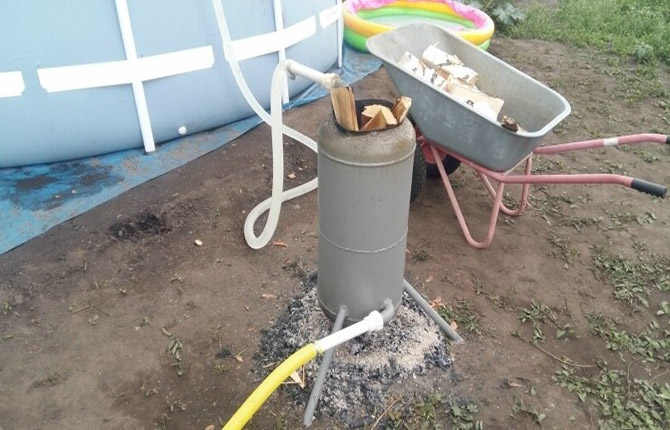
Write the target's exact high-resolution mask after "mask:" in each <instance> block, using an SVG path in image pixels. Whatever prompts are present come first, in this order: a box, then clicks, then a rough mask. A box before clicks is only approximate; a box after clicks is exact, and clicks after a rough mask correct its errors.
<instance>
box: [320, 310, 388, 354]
mask: <svg viewBox="0 0 670 430" xmlns="http://www.w3.org/2000/svg"><path fill="white" fill-rule="evenodd" d="M382 328H384V318H383V317H382V314H381V313H379V311H372V312H370V313H369V314H368V316H366V317H365V318H363V320H362V321H359V322H357V323H355V324H352V325H350V326H349V327H347V328H344V329H342V330H340V331H337V332H335V333H333V334H331V335H329V336H326V337H324V338H323V339H319V340H317V341H316V342H314V346H315V347H316V350H317V352H318V353H319V354H323V353H324V352H325V351H328V350H329V349H331V348H335V347H336V346H338V345H341V344H343V343H344V342H346V341H348V340H351V339H353V338H355V337H358V336H360V335H362V334H364V333H368V332H371V331H379V330H381V329H382Z"/></svg>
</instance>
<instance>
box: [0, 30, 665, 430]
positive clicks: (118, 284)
mask: <svg viewBox="0 0 670 430" xmlns="http://www.w3.org/2000/svg"><path fill="white" fill-rule="evenodd" d="M491 51H492V52H493V53H494V54H495V55H497V56H499V57H501V58H503V59H504V60H506V61H508V62H509V63H511V64H513V65H515V66H517V67H519V68H520V69H521V70H523V71H525V72H527V73H529V74H530V75H532V76H534V77H536V78H537V79H539V80H540V81H543V82H546V83H548V84H549V85H550V86H552V87H553V88H555V89H557V90H558V91H559V92H561V93H562V94H563V95H564V96H565V97H566V98H567V99H568V100H569V102H570V103H571V105H572V107H573V113H572V115H571V116H570V118H569V119H568V120H566V121H565V122H564V123H563V124H562V125H561V126H559V127H558V128H557V129H556V132H554V133H551V134H550V135H549V136H548V137H547V138H546V140H545V143H547V144H551V143H559V142H566V141H571V140H581V139H586V138H591V137H604V136H609V135H616V134H626V133H633V132H646V131H656V132H666V133H667V132H668V131H669V130H670V123H669V120H668V118H669V117H670V112H669V109H670V108H669V107H668V101H667V100H665V101H663V100H661V99H657V98H653V97H648V96H645V97H643V98H642V99H641V100H634V99H635V91H636V88H635V87H634V86H633V87H631V86H627V85H624V86H622V84H621V83H620V82H621V79H620V77H621V76H620V74H621V73H626V71H625V70H623V71H622V70H620V69H617V70H613V69H611V68H609V67H608V66H607V58H605V57H603V56H601V55H599V54H594V53H593V52H591V51H589V50H576V49H573V48H566V47H564V46H562V45H560V44H554V43H546V42H539V41H527V40H508V39H498V40H496V41H495V43H494V44H493V46H492V48H491ZM659 83H660V85H663V86H665V88H668V87H670V79H669V78H668V74H667V73H666V72H663V71H661V74H660V77H659ZM643 84H644V83H643V82H642V83H639V85H643ZM355 91H356V95H357V97H366V96H370V97H384V98H389V99H391V98H392V97H393V95H394V91H395V90H394V87H393V85H392V83H391V82H390V80H389V79H388V77H387V75H386V73H385V72H384V71H383V70H382V71H380V72H377V73H375V74H374V75H372V76H370V77H368V78H367V79H365V80H363V81H362V82H360V83H359V84H357V85H356V86H355ZM329 109H330V106H329V102H328V101H327V100H321V101H319V102H316V103H313V104H311V105H309V106H306V107H302V108H300V109H295V110H292V111H291V112H289V113H288V115H287V117H288V122H289V124H291V125H293V126H295V127H296V128H298V129H299V130H301V131H304V132H306V133H307V134H308V135H311V136H313V137H314V136H315V135H316V131H317V128H318V125H319V123H320V121H321V119H322V118H324V116H325V115H327V114H328V112H329ZM269 139H270V133H269V129H268V127H266V126H262V127H259V128H257V129H255V130H253V131H252V132H250V133H248V134H247V135H245V136H243V137H242V138H240V139H238V140H236V141H234V142H233V143H231V144H229V145H227V146H225V147H224V148H222V149H220V150H217V151H215V152H213V153H211V154H209V155H207V156H204V157H202V158H200V159H198V160H196V161H194V162H192V163H189V164H188V165H186V166H184V167H182V168H180V169H177V170H175V171H173V172H170V173H169V174H166V175H164V176H162V177H160V178H157V179H156V180H153V181H151V182H149V183H146V184H144V185H142V186H139V187H137V188H135V189H133V190H131V191H129V192H127V193H125V194H124V195H122V196H120V197H118V198H116V199H114V200H112V201H110V202H108V203H106V204H104V205H102V206H100V207H98V208H96V209H94V210H92V211H90V212H88V213H86V214H84V215H82V216H79V217H77V218H76V219H73V220H71V221H69V222H66V223H64V224H62V225H60V226H58V227H56V228H54V229H52V230H51V231H49V232H48V233H46V234H44V235H42V236H41V237H38V238H36V239H34V240H32V241H30V242H29V243H26V244H25V245H23V246H21V247H19V248H18V249H15V250H13V251H11V252H9V253H7V254H5V255H2V256H0V304H1V305H2V308H1V309H0V428H2V429H5V430H9V429H19V428H30V429H66V428H67V429H70V428H72V429H75V428H102V429H121V428H123V429H154V428H157V429H179V428H192V429H204V428H205V427H206V426H207V425H209V424H216V425H218V424H219V423H220V422H222V421H225V420H226V419H227V418H228V417H229V416H230V415H231V414H232V413H233V412H234V411H235V410H236V408H237V407H238V406H239V405H240V404H241V402H242V401H243V400H244V399H245V398H246V396H247V395H248V394H249V392H250V391H251V390H252V389H253V388H254V387H255V386H256V384H257V383H258V382H259V379H260V374H259V369H258V365H257V364H256V362H255V360H254V359H253V356H254V354H255V353H256V352H257V351H258V347H259V339H260V332H261V330H262V329H263V328H266V327H268V326H269V325H270V324H271V323H272V321H273V320H274V319H275V318H276V317H277V316H278V315H279V314H280V313H281V312H282V311H283V309H284V308H285V306H286V304H287V303H288V301H289V300H290V298H291V297H293V296H295V295H296V294H298V293H299V292H300V291H301V289H302V286H301V284H300V278H301V276H302V275H303V274H304V273H303V272H304V271H306V270H307V271H308V270H312V269H314V268H316V242H317V240H316V195H315V194H314V193H313V194H310V195H308V196H304V197H301V198H299V199H297V200H295V201H293V202H290V203H288V204H285V205H284V209H283V212H282V216H281V219H280V222H279V228H278V230H277V233H276V234H275V239H276V240H278V241H281V242H284V243H285V244H286V246H268V247H266V248H264V249H262V250H259V251H254V250H251V249H250V248H249V247H247V245H246V244H245V242H244V238H243V236H242V225H243V222H244V219H245V216H246V212H248V211H249V210H250V209H251V208H252V207H253V206H254V205H255V204H256V203H257V202H259V201H260V200H261V199H264V198H266V197H267V196H268V194H269V185H270V163H271V159H270V152H269ZM287 151H288V160H287V162H286V165H287V173H294V174H295V175H296V178H295V179H288V182H289V183H298V182H302V181H305V180H307V179H309V178H311V177H313V176H314V175H315V173H316V172H315V163H316V159H315V157H314V155H313V154H311V153H309V151H308V150H306V149H304V148H302V147H301V146H300V145H296V144H294V143H287ZM668 155H670V154H668V150H667V149H666V148H661V147H654V146H650V145H647V146H644V147H640V148H631V149H627V150H621V149H616V148H610V149H608V150H598V151H589V152H584V153H572V154H568V155H559V156H552V157H551V158H550V159H549V158H548V157H547V159H545V160H544V161H539V160H538V162H537V163H536V165H537V167H538V168H539V169H540V170H543V171H545V172H552V171H553V172H557V171H565V172H573V173H574V172H583V171H590V172H601V171H614V172H621V171H627V172H630V174H631V175H633V176H638V177H641V178H646V179H648V180H651V181H655V182H659V183H663V184H666V185H667V184H670V161H668ZM550 160H553V161H550ZM453 180H454V181H455V182H456V184H457V185H458V187H457V189H456V192H457V194H458V196H459V197H460V199H461V204H462V206H463V210H464V212H465V214H466V216H467V217H468V219H469V220H470V222H471V225H472V229H473V231H474V234H475V235H476V236H479V237H481V236H482V234H483V232H484V231H483V227H484V225H485V223H486V220H487V219H488V213H489V212H488V211H489V207H490V201H489V200H488V197H487V195H486V192H485V190H484V189H483V188H482V187H481V185H480V184H479V182H478V180H477V178H476V176H475V175H474V174H473V172H472V171H469V170H468V169H466V168H461V169H459V170H458V171H457V172H456V173H454V175H453ZM512 194H514V193H512ZM530 203H531V205H532V207H531V208H529V209H528V210H527V212H526V213H525V214H524V216H522V217H520V218H517V219H512V220H510V219H508V218H506V217H504V216H501V217H500V218H499V223H498V224H499V227H498V230H497V235H496V238H495V240H494V242H493V245H492V246H491V247H490V248H489V249H487V250H483V251H480V250H476V249H473V248H471V247H469V246H467V244H466V243H465V241H464V239H463V237H462V235H461V232H460V230H459V228H458V225H457V223H456V219H455V216H454V215H453V212H452V210H451V207H450V204H449V202H448V200H447V198H446V195H445V193H444V190H443V188H442V185H441V183H440V182H437V181H430V180H429V181H428V183H427V186H426V188H425V190H424V192H423V194H422V195H421V196H419V198H418V200H417V201H416V202H415V203H414V204H413V205H412V207H411V211H410V231H409V241H408V258H407V265H406V277H407V279H408V280H410V282H412V283H413V284H414V285H415V286H416V287H417V288H418V289H419V290H420V291H421V292H422V293H423V294H424V295H425V296H427V297H428V298H430V299H437V298H438V297H439V298H441V301H442V303H444V304H447V305H451V306H452V307H453V308H454V309H456V310H457V311H461V313H462V314H464V315H465V316H466V317H465V318H461V321H466V320H469V321H470V323H467V324H465V323H464V322H461V326H460V327H459V330H460V331H461V332H462V334H463V335H464V337H465V338H466V339H467V343H466V344H465V345H462V346H452V347H450V348H449V349H450V353H451V354H452V355H453V358H454V364H453V365H452V366H451V367H450V368H449V369H447V370H446V371H440V372H433V373H431V378H436V381H437V383H439V385H440V387H441V390H440V391H441V394H442V395H443V396H444V400H445V401H446V402H447V404H448V403H449V402H457V403H458V402H471V403H474V404H476V405H477V406H478V411H479V412H478V413H477V414H476V419H478V420H481V421H482V422H483V425H484V428H493V429H498V428H534V427H540V426H542V427H543V428H558V429H560V428H584V429H589V428H596V427H597V426H598V420H599V419H600V418H601V415H600V414H601V411H600V409H598V408H597V407H596V406H595V405H594V404H593V403H592V402H589V401H586V402H581V401H580V400H579V399H578V397H577V396H576V395H575V394H572V393H570V392H568V391H567V390H566V389H565V388H562V387H561V386H559V384H558V383H557V382H556V381H555V380H554V375H555V372H556V371H557V370H559V369H561V366H562V364H563V363H561V361H566V362H570V363H577V364H582V365H585V366H595V365H596V364H598V363H599V364H600V365H601V366H602V365H603V362H604V361H606V362H607V366H608V367H609V368H612V369H618V370H622V371H623V372H624V373H625V374H626V375H627V377H628V379H629V388H630V384H631V381H633V380H634V378H637V377H640V378H642V377H644V378H647V379H648V380H653V381H654V382H656V383H667V382H668V381H670V374H668V369H669V367H668V364H667V362H664V361H663V360H657V361H656V362H653V363H650V362H646V361H643V360H640V359H637V358H635V356H633V357H632V358H631V355H630V354H628V353H626V352H624V353H622V355H619V354H618V353H616V352H613V351H610V350H608V349H607V348H606V342H605V340H604V339H602V338H601V337H598V336H596V335H595V334H594V330H593V323H592V321H593V315H594V313H599V314H598V315H601V316H603V317H606V318H612V319H616V320H617V321H618V322H619V324H620V327H623V328H625V329H627V330H628V331H629V332H630V333H639V332H641V331H642V330H644V329H645V327H647V325H648V324H649V323H650V322H652V321H656V322H657V323H658V325H659V326H661V327H665V328H667V324H668V321H667V316H665V315H657V311H658V310H659V304H660V303H661V302H662V301H663V300H668V293H667V292H661V291H659V290H658V289H657V288H654V287H651V286H650V285H651V284H649V285H647V287H648V288H649V292H648V294H647V293H645V292H644V291H637V292H635V293H633V294H632V296H631V297H632V298H631V299H630V300H629V302H630V303H626V300H625V297H624V299H622V300H617V299H616V298H615V296H614V292H615V291H619V292H621V291H620V290H621V289H620V287H617V288H618V289H617V288H615V286H614V285H613V282H612V280H611V278H608V276H606V274H605V273H604V269H602V267H603V265H602V264H601V263H602V261H604V260H606V259H607V258H610V260H607V261H613V260H612V259H614V258H615V257H616V256H617V255H620V256H621V258H622V259H624V260H616V261H618V262H619V263H621V262H622V261H623V262H624V263H621V264H624V265H625V262H629V266H628V267H630V265H631V264H632V265H635V264H639V263H640V260H639V257H642V258H644V261H646V262H650V261H653V262H654V264H656V266H654V267H655V268H656V269H655V270H656V271H655V272H653V273H652V276H651V278H652V279H650V280H649V282H650V283H651V281H653V278H654V276H656V275H658V276H661V275H663V273H665V276H667V271H665V269H667V267H668V265H667V262H668V261H669V260H668V259H669V258H670V249H669V247H668V238H669V234H668V223H670V209H669V208H668V203H667V201H662V200H659V199H653V198H650V197H648V196H646V195H643V194H640V193H638V192H636V191H633V190H629V189H623V188H620V187H615V186H560V187H558V186H556V187H554V186H549V187H543V188H542V189H538V188H534V189H532V198H531V201H530ZM196 239H199V240H201V241H202V242H203V244H202V246H196V245H195V243H194V241H195V240H196ZM598 262H600V263H598ZM596 263H598V264H600V266H599V267H601V269H598V268H597V267H596V266H597V264H596ZM608 267H610V266H608ZM635 267H637V266H635ZM654 274H656V275H654ZM624 292H625V291H624ZM619 298H620V299H621V298H622V297H621V296H620V297H619ZM644 301H647V304H648V306H645V305H644V304H643V302H644ZM524 310H525V311H524ZM520 315H521V316H526V318H525V319H526V321H525V322H524V321H522V320H521V319H520ZM461 317H462V315H461ZM587 317H588V318H587ZM543 318H544V320H543ZM590 321H591V322H590ZM534 326H535V327H534ZM469 329H471V330H469ZM559 330H562V331H563V332H564V333H563V334H562V336H561V338H560V339H557V334H559V335H561V333H559ZM513 333H517V334H518V336H515V335H513ZM170 336H172V337H170ZM519 336H520V337H519ZM533 337H535V338H536V339H537V340H538V346H540V347H541V348H542V350H541V349H539V348H537V347H535V346H532V345H530V344H529V343H526V342H524V341H523V340H522V339H521V338H523V339H526V340H531V339H533ZM542 337H544V340H542ZM172 340H176V341H178V343H177V342H172V343H171V341H172ZM170 343H171V345H172V346H173V350H172V351H173V354H172V355H170V354H169V353H168V352H167V351H166V348H167V347H168V345H169V344H170ZM223 350H227V351H229V352H231V353H232V354H231V355H230V356H226V357H222V356H223V355H225V354H220V355H219V357H221V358H217V353H219V352H221V351H223ZM666 352H667V351H666ZM235 356H237V357H238V359H236V358H235ZM178 357H181V358H182V360H181V361H180V360H178V359H177V358H178ZM623 359H626V361H625V362H624V361H623ZM571 368H573V369H575V370H576V372H578V374H580V375H583V376H591V375H594V374H596V373H597V372H598V370H599V369H598V368H597V367H583V368H582V367H574V366H573V367H571ZM178 373H183V374H182V375H181V376H179V375H178ZM389 390H395V391H396V392H399V393H402V392H403V385H402V383H399V384H397V385H396V386H395V387H389ZM405 401H406V402H409V403H411V402H412V400H411V399H407V400H405ZM401 403H402V402H401ZM445 408H446V406H445ZM443 409H444V408H443ZM301 414H302V410H300V409H297V408H294V407H292V406H291V405H289V404H288V402H287V399H286V396H285V393H282V392H281V391H280V392H279V393H278V394H275V395H274V396H273V397H272V398H271V399H270V400H269V401H268V403H267V404H266V405H265V406H264V407H263V408H262V409H261V411H260V412H259V413H258V414H257V416H256V417H255V418H254V420H253V422H252V424H251V425H250V426H249V428H257V429H270V428H300V427H301V425H300V423H301V421H302V419H301ZM388 416H389V417H391V414H389V415H388ZM438 417H439V418H438V421H437V422H441V424H442V426H443V428H451V425H452V424H451V418H452V417H451V416H448V415H447V414H445V413H444V411H438ZM397 420H400V421H390V422H388V423H387V424H386V425H387V426H388V428H393V427H392V426H394V425H396V424H398V423H400V424H402V423H401V418H397ZM538 421H539V423H538ZM400 424H398V425H400ZM338 427H339V428H344V427H346V423H342V422H338V421H337V420H335V419H331V418H328V417H320V418H319V419H318V420H317V422H316V423H315V425H314V426H313V428H317V429H320V428H323V429H326V428H338ZM379 428H381V427H379ZM409 428H411V427H409ZM429 428H432V427H429Z"/></svg>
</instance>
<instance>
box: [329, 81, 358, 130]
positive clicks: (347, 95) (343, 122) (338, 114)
mask: <svg viewBox="0 0 670 430" xmlns="http://www.w3.org/2000/svg"><path fill="white" fill-rule="evenodd" d="M330 99H331V101H332V103H333V111H334V112H335V119H336V120H337V123H338V124H340V126H342V127H344V128H345V129H346V130H349V131H358V118H356V103H355V101H354V92H353V91H352V89H351V87H339V88H333V89H332V90H331V92H330Z"/></svg>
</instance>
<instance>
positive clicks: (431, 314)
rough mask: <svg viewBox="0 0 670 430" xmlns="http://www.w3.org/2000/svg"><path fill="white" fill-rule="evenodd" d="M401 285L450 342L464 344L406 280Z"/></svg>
mask: <svg viewBox="0 0 670 430" xmlns="http://www.w3.org/2000/svg"><path fill="white" fill-rule="evenodd" d="M403 285H404V286H405V291H407V294H409V296H410V297H411V298H412V299H413V300H414V301H415V302H416V304H418V305H419V307H420V308H421V309H422V310H423V311H424V312H425V313H426V315H428V316H429V317H430V319H432V320H433V321H435V323H436V324H437V325H438V326H439V327H440V328H441V329H442V331H443V332H445V333H446V335H447V337H448V338H449V339H451V341H452V342H454V343H456V344H459V343H465V341H464V340H463V338H462V337H461V336H459V334H458V333H456V330H454V329H453V328H451V326H450V325H449V323H448V322H446V321H445V320H444V319H443V318H442V317H441V316H440V315H439V314H438V313H437V312H435V309H433V308H432V307H430V305H429V304H428V302H427V301H426V300H425V299H424V298H423V297H421V294H419V292H418V291H416V290H415V289H414V287H412V285H410V283H409V282H407V281H406V280H403Z"/></svg>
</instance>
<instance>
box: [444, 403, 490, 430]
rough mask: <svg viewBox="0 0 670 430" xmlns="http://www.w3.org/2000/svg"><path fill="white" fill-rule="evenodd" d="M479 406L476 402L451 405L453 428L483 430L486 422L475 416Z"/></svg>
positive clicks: (458, 429)
mask: <svg viewBox="0 0 670 430" xmlns="http://www.w3.org/2000/svg"><path fill="white" fill-rule="evenodd" d="M478 413H479V408H478V407H477V405H476V404H475V403H470V402H467V403H465V404H463V405H451V407H450V408H449V416H450V417H451V428H452V429H453V430H482V429H483V428H484V424H483V423H482V421H481V420H478V419H477V418H475V415H477V414H478Z"/></svg>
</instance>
